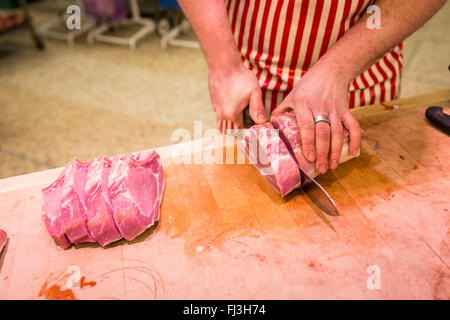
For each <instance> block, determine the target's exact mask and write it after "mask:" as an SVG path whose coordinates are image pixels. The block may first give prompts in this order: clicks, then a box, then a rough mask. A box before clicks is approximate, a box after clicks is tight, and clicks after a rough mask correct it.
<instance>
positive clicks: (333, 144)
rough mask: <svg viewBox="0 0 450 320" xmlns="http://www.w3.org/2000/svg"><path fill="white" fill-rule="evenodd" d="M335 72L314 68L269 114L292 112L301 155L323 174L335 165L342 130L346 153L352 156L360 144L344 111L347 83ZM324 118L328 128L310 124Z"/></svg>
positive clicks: (356, 126)
mask: <svg viewBox="0 0 450 320" xmlns="http://www.w3.org/2000/svg"><path fill="white" fill-rule="evenodd" d="M342 79H343V78H342V75H341V76H340V75H339V72H333V71H332V70H330V69H328V70H326V68H322V67H321V66H320V64H316V65H315V66H314V67H313V68H311V69H310V70H309V71H308V72H307V73H306V74H305V76H304V77H302V78H301V79H300V80H299V81H298V82H297V83H296V84H295V86H294V88H293V89H292V91H291V92H290V93H289V94H288V96H286V98H285V99H284V101H283V102H282V103H281V104H280V105H279V106H278V107H277V108H276V109H275V110H274V111H273V114H277V113H282V112H285V111H287V110H288V109H293V110H294V111H295V114H296V116H297V121H298V124H299V127H300V136H301V141H302V148H303V154H304V156H305V158H306V159H307V160H308V161H310V162H313V161H315V162H316V170H317V171H318V172H320V173H325V172H326V171H327V170H328V168H331V169H335V168H336V167H337V166H338V164H339V159H340V156H341V150H342V145H343V143H344V132H343V128H344V127H345V128H347V129H348V131H349V134H350V142H349V152H350V154H352V155H356V154H357V152H358V149H359V145H360V141H361V129H360V126H359V123H358V121H357V120H356V119H355V118H354V117H353V116H352V115H351V114H350V112H349V109H348V82H346V81H343V80H342ZM321 114H324V115H328V117H329V120H330V123H331V125H329V124H328V123H327V122H324V121H321V122H318V123H316V124H315V123H314V117H315V116H317V115H321Z"/></svg>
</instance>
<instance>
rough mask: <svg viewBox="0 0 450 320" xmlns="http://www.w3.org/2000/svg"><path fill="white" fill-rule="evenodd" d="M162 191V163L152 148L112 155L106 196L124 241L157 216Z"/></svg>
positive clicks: (138, 232)
mask: <svg viewBox="0 0 450 320" xmlns="http://www.w3.org/2000/svg"><path fill="white" fill-rule="evenodd" d="M163 191H164V176H163V170H162V164H161V160H160V157H159V155H158V154H157V153H156V152H155V151H150V152H143V153H137V154H125V155H121V156H117V157H114V158H113V161H112V165H111V172H110V176H109V197H110V200H111V205H112V210H113V217H114V222H115V224H116V226H117V228H118V229H119V231H120V233H121V234H122V236H123V237H124V238H125V239H126V240H128V241H130V240H133V239H134V238H136V237H137V236H138V235H140V234H141V233H142V232H144V231H145V230H146V229H147V228H149V227H150V226H152V225H153V224H154V223H155V222H156V221H157V220H158V219H159V208H160V204H161V200H162V194H163Z"/></svg>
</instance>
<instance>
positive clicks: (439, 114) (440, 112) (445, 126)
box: [425, 106, 450, 135]
mask: <svg viewBox="0 0 450 320" xmlns="http://www.w3.org/2000/svg"><path fill="white" fill-rule="evenodd" d="M425 116H426V117H427V119H428V120H429V121H430V122H431V123H432V124H434V125H435V126H436V127H438V128H439V129H441V130H442V131H444V132H445V133H446V134H449V135H450V115H448V114H446V113H445V112H444V109H443V108H442V107H440V106H431V107H428V108H427V110H426V111H425Z"/></svg>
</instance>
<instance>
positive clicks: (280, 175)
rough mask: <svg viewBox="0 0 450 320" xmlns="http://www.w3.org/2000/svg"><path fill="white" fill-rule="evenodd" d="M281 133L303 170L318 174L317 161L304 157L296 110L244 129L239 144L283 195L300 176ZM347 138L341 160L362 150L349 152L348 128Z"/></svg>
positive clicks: (296, 184)
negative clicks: (281, 136)
mask: <svg viewBox="0 0 450 320" xmlns="http://www.w3.org/2000/svg"><path fill="white" fill-rule="evenodd" d="M278 130H279V131H278ZM279 134H283V135H284V136H285V137H286V139H287V140H288V141H289V143H290V145H291V147H292V149H293V151H294V154H295V156H296V158H297V161H298V163H299V165H300V166H301V167H302V169H303V170H305V172H306V173H308V175H309V176H311V177H313V178H315V177H317V176H318V175H319V172H318V171H316V169H315V164H314V163H312V162H308V161H307V160H306V158H305V157H304V156H303V151H302V144H301V140H300V130H299V126H298V123H297V119H296V116H295V113H294V112H287V113H283V114H279V115H274V116H271V117H270V122H268V123H266V124H263V125H254V126H252V127H251V128H249V129H246V130H244V133H243V139H241V140H239V143H240V146H241V149H243V150H244V152H245V154H246V155H247V158H248V159H249V160H250V162H251V163H252V164H253V165H254V166H255V167H256V168H257V169H258V170H259V172H260V173H261V174H262V175H264V177H265V178H266V179H267V181H268V182H269V183H270V184H271V185H272V186H273V187H274V188H275V190H276V191H277V192H278V193H279V194H280V195H281V196H283V197H284V196H285V195H287V194H288V193H290V192H291V191H292V190H294V189H295V188H296V187H298V186H300V185H301V175H300V171H299V169H298V167H297V165H296V163H295V161H294V160H293V159H292V157H291V155H290V153H289V151H288V150H287V148H286V145H285V144H284V143H283V141H282V140H281V138H280V136H279ZM344 137H345V140H344V145H343V148H342V153H341V159H340V163H342V162H346V161H348V160H350V159H352V158H354V157H357V156H358V155H359V151H358V155H356V156H353V155H350V154H349V152H348V131H346V130H344ZM252 141H253V142H252Z"/></svg>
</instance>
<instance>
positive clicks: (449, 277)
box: [0, 90, 450, 299]
mask: <svg viewBox="0 0 450 320" xmlns="http://www.w3.org/2000/svg"><path fill="white" fill-rule="evenodd" d="M394 104H395V105H398V106H399V108H398V109H395V108H393V107H392V106H393V105H394ZM431 104H438V105H442V106H444V107H446V108H447V109H446V110H447V112H448V111H449V109H448V108H449V107H450V90H446V91H441V92H437V93H433V94H429V95H425V96H421V97H415V98H410V99H405V100H399V101H396V102H390V103H389V105H384V106H383V105H376V106H372V107H365V108H361V109H358V110H355V111H354V114H355V115H356V116H357V118H358V119H359V120H360V123H361V126H362V128H363V129H364V135H363V142H362V149H361V156H360V157H359V158H358V159H354V160H352V161H350V162H348V163H345V164H343V165H340V166H339V168H338V169H337V170H335V171H332V172H328V173H327V174H326V175H323V176H321V177H319V178H318V181H319V182H320V183H321V184H322V185H323V186H324V187H325V189H326V190H327V191H328V192H329V193H330V194H331V195H332V196H333V197H334V199H335V201H336V203H337V206H338V207H339V209H340V211H341V212H342V216H340V217H329V216H325V215H323V214H322V213H321V212H320V211H319V210H318V209H317V208H316V207H315V206H314V205H313V204H312V203H311V202H310V200H309V199H308V198H307V197H306V196H305V195H304V194H302V192H301V191H300V190H299V191H295V192H294V193H292V194H290V195H289V196H287V197H286V198H284V199H282V198H280V197H279V196H278V195H277V194H276V193H275V192H274V191H273V190H272V189H271V187H270V186H269V184H268V183H267V182H266V181H265V180H264V178H262V177H261V176H260V175H259V174H258V172H257V171H256V169H254V168H253V167H252V166H251V165H249V164H189V163H180V162H181V160H183V159H184V160H185V161H186V160H187V159H191V160H195V159H196V160H198V159H199V158H198V156H199V155H200V154H197V155H196V156H194V153H195V150H198V149H196V148H197V147H199V146H200V145H203V146H206V147H208V148H209V149H208V150H204V151H203V155H205V154H206V153H207V154H209V155H211V152H212V151H214V152H216V153H215V154H216V155H220V152H222V151H223V150H225V151H226V152H225V154H226V155H228V156H229V157H228V159H229V160H230V159H233V158H235V157H236V156H237V155H238V153H235V152H236V148H235V144H234V140H233V138H232V137H219V138H216V139H204V140H199V141H196V142H193V143H184V144H179V145H173V146H167V147H164V148H160V149H158V152H159V153H160V154H161V156H162V158H163V162H164V173H165V176H166V190H165V194H164V200H163V204H162V208H161V220H160V221H159V223H158V225H157V226H156V227H154V228H151V229H150V230H148V231H147V232H145V233H144V234H143V235H141V236H140V237H138V238H137V239H136V240H135V241H132V242H126V241H119V242H118V243H116V244H113V245H111V246H109V247H107V248H102V247H100V246H98V245H95V244H86V245H80V246H77V247H72V248H70V249H69V250H63V249H61V248H60V247H59V246H57V245H55V243H54V242H53V240H52V239H51V238H50V236H49V235H48V234H47V231H46V229H45V226H44V223H43V222H42V220H41V205H42V204H41V202H42V198H41V193H40V190H41V189H42V188H43V187H44V186H46V185H48V184H50V183H51V181H52V180H53V179H55V178H56V177H57V175H58V174H59V172H60V170H61V169H54V170H49V171H44V172H39V173H35V174H31V175H25V176H19V177H13V178H7V179H3V180H0V228H1V229H4V230H6V231H7V233H8V235H9V242H8V244H7V246H6V247H5V250H4V252H3V254H2V256H1V258H0V299H15V298H18V299H56V298H67V299H134V298H138V299H184V298H192V299H197V298H201V299H213V298H214V299H223V298H225V299H228V298H231V299H272V298H273V299H278V298H287V299H298V298H308V299H311V298H325V299H336V298H337V299H343V298H352V299H360V298H368V299H397V298H400V299H406V298H408V299H409V298H412V299H449V298H450V271H449V265H450V249H449V240H450V231H449V223H450V218H449V217H450V216H449V209H450V177H449V168H450V167H449V163H450V149H449V142H450V140H449V137H448V136H447V135H445V134H444V133H442V132H440V131H438V130H437V129H435V128H434V127H432V126H431V125H430V124H428V123H427V122H426V121H425V118H424V111H425V107H426V106H429V105H431ZM217 139H222V140H221V141H224V142H225V144H224V147H223V148H220V147H218V148H216V146H215V145H214V144H213V143H212V141H217ZM180 150H181V151H182V152H184V153H183V156H177V155H180V154H181V153H179V152H181V151H180Z"/></svg>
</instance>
